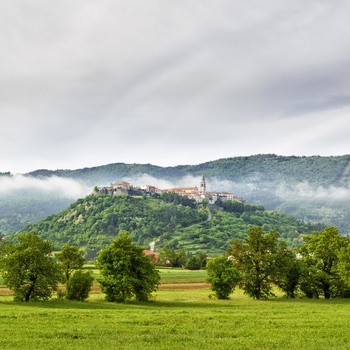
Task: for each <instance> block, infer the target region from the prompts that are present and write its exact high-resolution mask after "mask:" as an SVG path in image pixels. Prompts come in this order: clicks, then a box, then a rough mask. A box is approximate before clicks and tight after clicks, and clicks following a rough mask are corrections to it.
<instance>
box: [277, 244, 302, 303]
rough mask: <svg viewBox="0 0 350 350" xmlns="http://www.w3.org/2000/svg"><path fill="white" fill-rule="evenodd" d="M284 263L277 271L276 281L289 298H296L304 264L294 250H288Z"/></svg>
mask: <svg viewBox="0 0 350 350" xmlns="http://www.w3.org/2000/svg"><path fill="white" fill-rule="evenodd" d="M285 253H286V254H285V256H284V259H283V260H282V262H283V263H282V264H280V268H279V269H278V271H277V272H276V275H275V278H274V282H275V284H276V285H277V286H278V287H279V288H280V289H281V290H282V291H283V292H284V293H285V296H286V297H287V298H295V296H296V293H297V291H298V289H299V285H300V283H301V280H302V276H303V271H304V266H303V262H302V261H301V260H298V259H297V257H296V254H295V252H294V251H292V250H286V252H285Z"/></svg>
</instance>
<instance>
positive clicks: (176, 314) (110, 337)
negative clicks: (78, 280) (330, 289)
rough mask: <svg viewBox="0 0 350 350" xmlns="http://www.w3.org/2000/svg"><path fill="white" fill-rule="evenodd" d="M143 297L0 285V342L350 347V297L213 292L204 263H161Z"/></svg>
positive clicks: (8, 345) (18, 345) (21, 345)
mask: <svg viewBox="0 0 350 350" xmlns="http://www.w3.org/2000/svg"><path fill="white" fill-rule="evenodd" d="M160 272H161V277H162V282H163V284H162V286H161V288H160V289H159V291H158V292H157V293H155V295H154V300H153V301H151V302H147V303H139V302H133V301H132V302H128V303H125V304H114V303H108V302H106V301H105V300H104V296H103V294H101V293H100V292H99V291H98V290H95V291H94V292H93V293H91V294H90V298H89V299H88V301H86V302H71V301H64V300H58V299H56V298H55V297H54V298H53V299H51V300H50V301H45V302H29V303H16V302H14V301H13V298H12V296H11V295H6V293H5V291H6V288H1V289H0V330H1V333H0V335H1V337H0V349H1V350H5V349H11V350H12V349H16V350H17V349H18V350H21V349H26V350H30V349H36V350H37V349H45V350H49V349H52V350H58V349H85V350H86V349H94V350H95V349H104V350H105V349H144V348H148V349H151V348H152V349H186V350H188V349H202V350H204V349H289V350H291V349H308V350H312V349H318V350H320V349H350V299H349V300H347V299H333V300H324V299H319V300H308V299H295V300H289V299H284V298H283V297H282V296H280V295H279V296H278V297H277V298H274V299H270V300H265V301H257V300H253V299H250V298H248V297H247V296H245V295H244V294H243V292H242V291H241V290H236V291H235V292H234V293H233V294H232V296H231V299H230V300H227V301H222V300H216V299H213V298H210V297H209V296H210V295H211V294H212V293H211V291H210V289H209V288H208V286H207V285H205V283H204V281H205V277H206V274H205V271H189V270H181V269H179V270H173V269H161V270H160Z"/></svg>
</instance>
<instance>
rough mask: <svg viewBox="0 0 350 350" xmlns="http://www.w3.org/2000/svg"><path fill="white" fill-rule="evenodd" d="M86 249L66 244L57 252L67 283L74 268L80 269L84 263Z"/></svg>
mask: <svg viewBox="0 0 350 350" xmlns="http://www.w3.org/2000/svg"><path fill="white" fill-rule="evenodd" d="M83 254H84V251H83V250H80V249H79V247H76V246H70V245H68V244H64V245H63V246H62V248H61V250H60V251H59V252H58V253H56V255H55V257H56V258H57V260H58V263H59V265H60V267H61V268H62V271H63V274H64V277H65V280H66V283H68V281H69V279H70V276H71V274H72V273H73V271H74V270H80V269H81V268H82V267H83V266H84V264H85V259H84V257H83Z"/></svg>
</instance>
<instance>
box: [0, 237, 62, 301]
mask: <svg viewBox="0 0 350 350" xmlns="http://www.w3.org/2000/svg"><path fill="white" fill-rule="evenodd" d="M18 240H19V243H18V244H6V245H4V246H3V251H2V255H1V259H0V270H1V272H2V276H3V278H4V282H5V284H6V285H7V286H8V287H9V288H10V289H11V290H13V291H14V295H15V300H18V301H29V300H37V299H48V298H50V297H51V294H52V291H53V290H57V284H58V282H59V281H60V280H61V279H62V275H61V272H60V269H59V267H58V265H57V263H56V261H55V260H54V258H53V257H52V243H51V242H50V241H46V240H43V239H42V238H41V237H39V236H36V235H35V234H33V233H29V234H25V235H22V236H20V237H19V238H18Z"/></svg>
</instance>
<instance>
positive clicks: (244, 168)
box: [0, 154, 350, 234]
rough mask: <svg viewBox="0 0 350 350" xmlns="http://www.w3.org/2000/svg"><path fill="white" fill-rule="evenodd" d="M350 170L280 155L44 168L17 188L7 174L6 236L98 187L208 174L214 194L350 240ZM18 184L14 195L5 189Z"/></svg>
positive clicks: (2, 213) (323, 160)
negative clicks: (229, 195) (222, 193)
mask: <svg viewBox="0 0 350 350" xmlns="http://www.w3.org/2000/svg"><path fill="white" fill-rule="evenodd" d="M349 164H350V155H344V156H334V157H320V156H312V157H295V156H278V155H274V154H267V155H254V156H249V157H233V158H225V159H219V160H214V161H210V162H206V163H203V164H198V165H179V166H174V167H160V166H155V165H151V164H124V163H115V164H109V165H102V166H96V167H92V168H84V169H77V170H55V171H51V170H37V171H34V172H32V173H28V174H25V175H24V178H26V179H32V180H33V181H35V184H34V185H33V181H29V180H28V181H26V182H25V183H24V186H23V187H18V183H19V181H17V180H18V179H17V178H16V176H14V175H11V174H9V173H2V174H0V181H3V182H4V184H2V186H1V189H2V191H3V192H1V191H0V233H5V234H8V233H10V232H13V231H17V230H20V229H21V228H23V227H24V226H25V225H27V224H30V223H35V222H37V221H39V220H41V219H43V218H45V217H46V216H48V215H50V214H56V213H58V212H59V211H60V210H63V209H64V208H66V207H67V206H68V205H69V204H70V203H73V202H74V201H75V200H77V199H78V198H81V197H84V196H86V195H87V194H89V193H91V191H92V189H93V187H94V186H96V185H97V186H107V185H109V184H110V183H112V182H115V181H120V180H123V181H128V182H130V183H132V184H133V185H144V184H149V185H156V186H158V187H160V188H169V187H187V186H195V185H196V186H199V182H200V178H201V176H202V175H203V174H204V175H205V177H206V180H207V190H208V191H230V192H233V193H234V194H235V195H237V196H241V197H243V198H244V199H245V200H246V201H247V202H248V203H251V204H257V205H259V204H261V205H263V206H264V207H265V208H266V209H267V210H277V211H279V212H281V213H284V214H289V215H293V216H295V217H296V218H298V219H300V220H304V221H305V222H314V223H316V222H321V223H323V224H324V225H327V226H328V225H329V226H335V227H338V228H339V231H340V232H341V233H342V234H349V233H350V212H349V210H348V208H349V206H350V188H349V183H350V182H349V181H350V166H349ZM11 178H13V181H12V182H11ZM57 179H58V180H60V181H61V182H62V183H64V185H62V186H61V187H59V188H58V189H57V190H56V192H54V191H51V192H48V191H47V189H48V188H50V186H51V185H52V184H54V186H51V187H53V188H56V187H57V184H58V181H57ZM11 183H12V187H13V189H11V190H7V191H4V188H6V187H7V186H8V184H11ZM40 184H43V186H40ZM49 185H50V186H49ZM55 186H56V187H55ZM79 186H80V187H83V188H86V190H85V192H84V191H80V192H79V194H78V193H77V192H76V191H74V188H75V187H79ZM39 188H40V190H39ZM39 192H40V193H39Z"/></svg>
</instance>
